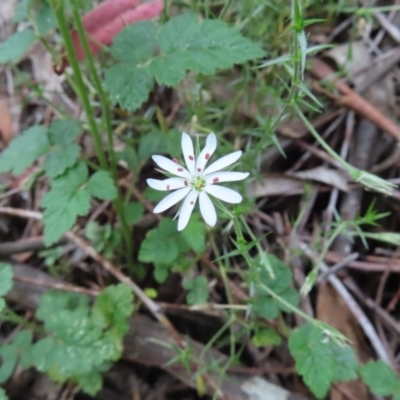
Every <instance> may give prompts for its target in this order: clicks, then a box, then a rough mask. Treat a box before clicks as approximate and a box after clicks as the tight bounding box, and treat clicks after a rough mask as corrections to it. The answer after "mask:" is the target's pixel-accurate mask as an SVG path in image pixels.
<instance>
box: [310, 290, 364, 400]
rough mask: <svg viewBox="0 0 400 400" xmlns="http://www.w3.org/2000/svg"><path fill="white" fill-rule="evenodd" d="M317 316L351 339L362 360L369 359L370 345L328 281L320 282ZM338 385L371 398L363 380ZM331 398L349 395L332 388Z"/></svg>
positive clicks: (342, 398) (336, 399)
mask: <svg viewBox="0 0 400 400" xmlns="http://www.w3.org/2000/svg"><path fill="white" fill-rule="evenodd" d="M317 318H318V319H319V320H321V321H324V322H326V323H328V324H329V325H332V326H333V327H334V328H336V329H337V330H339V331H340V332H341V333H343V334H344V335H345V336H346V337H347V338H348V339H350V341H351V343H352V346H353V348H354V350H355V352H356V355H357V358H358V360H359V361H360V362H362V363H364V362H366V361H368V356H367V352H368V345H367V343H366V341H365V339H364V335H363V333H362V332H361V329H360V327H359V325H358V323H357V321H356V320H355V318H354V316H353V315H352V314H351V313H350V312H349V311H348V307H347V305H346V303H345V302H344V301H343V299H342V298H341V297H340V296H339V295H338V293H337V292H336V290H335V289H333V288H332V286H330V285H329V284H328V283H323V284H320V285H319V287H318V299H317ZM338 386H339V387H343V391H344V392H346V393H351V394H352V395H353V396H354V398H356V399H357V400H369V396H368V389H367V387H366V386H365V384H364V383H363V382H362V381H361V380H357V381H350V382H341V383H340V385H338ZM330 399H331V400H347V397H345V396H344V395H343V394H342V393H341V392H340V391H339V390H337V389H335V388H332V389H331V397H330Z"/></svg>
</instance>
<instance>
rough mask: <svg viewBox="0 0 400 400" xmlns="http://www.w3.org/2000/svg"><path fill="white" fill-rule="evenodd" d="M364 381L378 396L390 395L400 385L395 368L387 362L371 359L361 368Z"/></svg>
mask: <svg viewBox="0 0 400 400" xmlns="http://www.w3.org/2000/svg"><path fill="white" fill-rule="evenodd" d="M359 372H360V375H361V377H362V379H363V381H364V382H365V383H366V384H367V385H368V387H369V388H370V389H371V392H372V393H373V394H375V395H377V396H390V395H391V394H393V393H394V392H395V391H396V389H397V388H398V386H399V382H398V379H397V377H396V375H395V373H394V371H393V369H392V368H391V367H390V366H389V365H388V364H386V363H385V362H383V361H381V360H378V361H370V362H369V363H367V364H365V365H363V366H362V367H360V369H359Z"/></svg>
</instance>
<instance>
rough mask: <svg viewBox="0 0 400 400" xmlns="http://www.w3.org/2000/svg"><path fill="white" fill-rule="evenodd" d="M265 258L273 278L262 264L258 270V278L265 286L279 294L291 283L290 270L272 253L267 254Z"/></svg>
mask: <svg viewBox="0 0 400 400" xmlns="http://www.w3.org/2000/svg"><path fill="white" fill-rule="evenodd" d="M267 258H268V261H269V264H270V265H271V268H272V271H273V273H274V278H273V277H271V274H270V273H269V271H267V269H266V268H265V267H264V266H263V267H262V269H261V271H260V280H261V281H262V283H263V284H264V285H265V286H268V287H269V288H270V289H271V290H273V291H274V292H275V293H278V294H279V293H280V292H282V291H284V290H285V289H286V288H287V287H288V286H290V285H291V284H292V271H291V270H290V268H289V266H288V265H286V264H285V263H283V262H282V261H281V260H280V259H279V258H278V257H276V256H274V255H273V254H268V255H267Z"/></svg>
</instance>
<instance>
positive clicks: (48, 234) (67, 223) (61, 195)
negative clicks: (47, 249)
mask: <svg viewBox="0 0 400 400" xmlns="http://www.w3.org/2000/svg"><path fill="white" fill-rule="evenodd" d="M41 205H42V206H43V207H45V208H46V209H45V211H44V213H43V222H44V237H45V243H46V246H50V245H52V244H53V243H56V242H58V240H60V239H61V237H62V235H63V234H64V233H65V232H67V231H68V230H69V229H71V228H72V226H73V225H74V224H75V221H76V219H77V217H78V216H84V215H87V214H88V213H89V210H90V195H89V193H88V192H87V190H86V189H75V190H70V189H51V191H50V192H48V193H46V194H45V195H44V197H43V199H42V202H41Z"/></svg>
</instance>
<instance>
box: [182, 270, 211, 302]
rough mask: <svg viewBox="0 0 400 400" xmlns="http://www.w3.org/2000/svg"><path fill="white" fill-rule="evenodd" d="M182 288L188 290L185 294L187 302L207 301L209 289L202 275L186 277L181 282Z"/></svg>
mask: <svg viewBox="0 0 400 400" xmlns="http://www.w3.org/2000/svg"><path fill="white" fill-rule="evenodd" d="M183 288H184V289H186V290H188V291H189V293H188V294H187V296H186V300H187V303H188V304H190V305H194V304H204V303H206V302H207V300H208V296H209V290H208V282H207V279H206V278H205V277H204V276H196V277H195V278H193V279H188V280H187V281H185V282H184V283H183Z"/></svg>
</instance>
